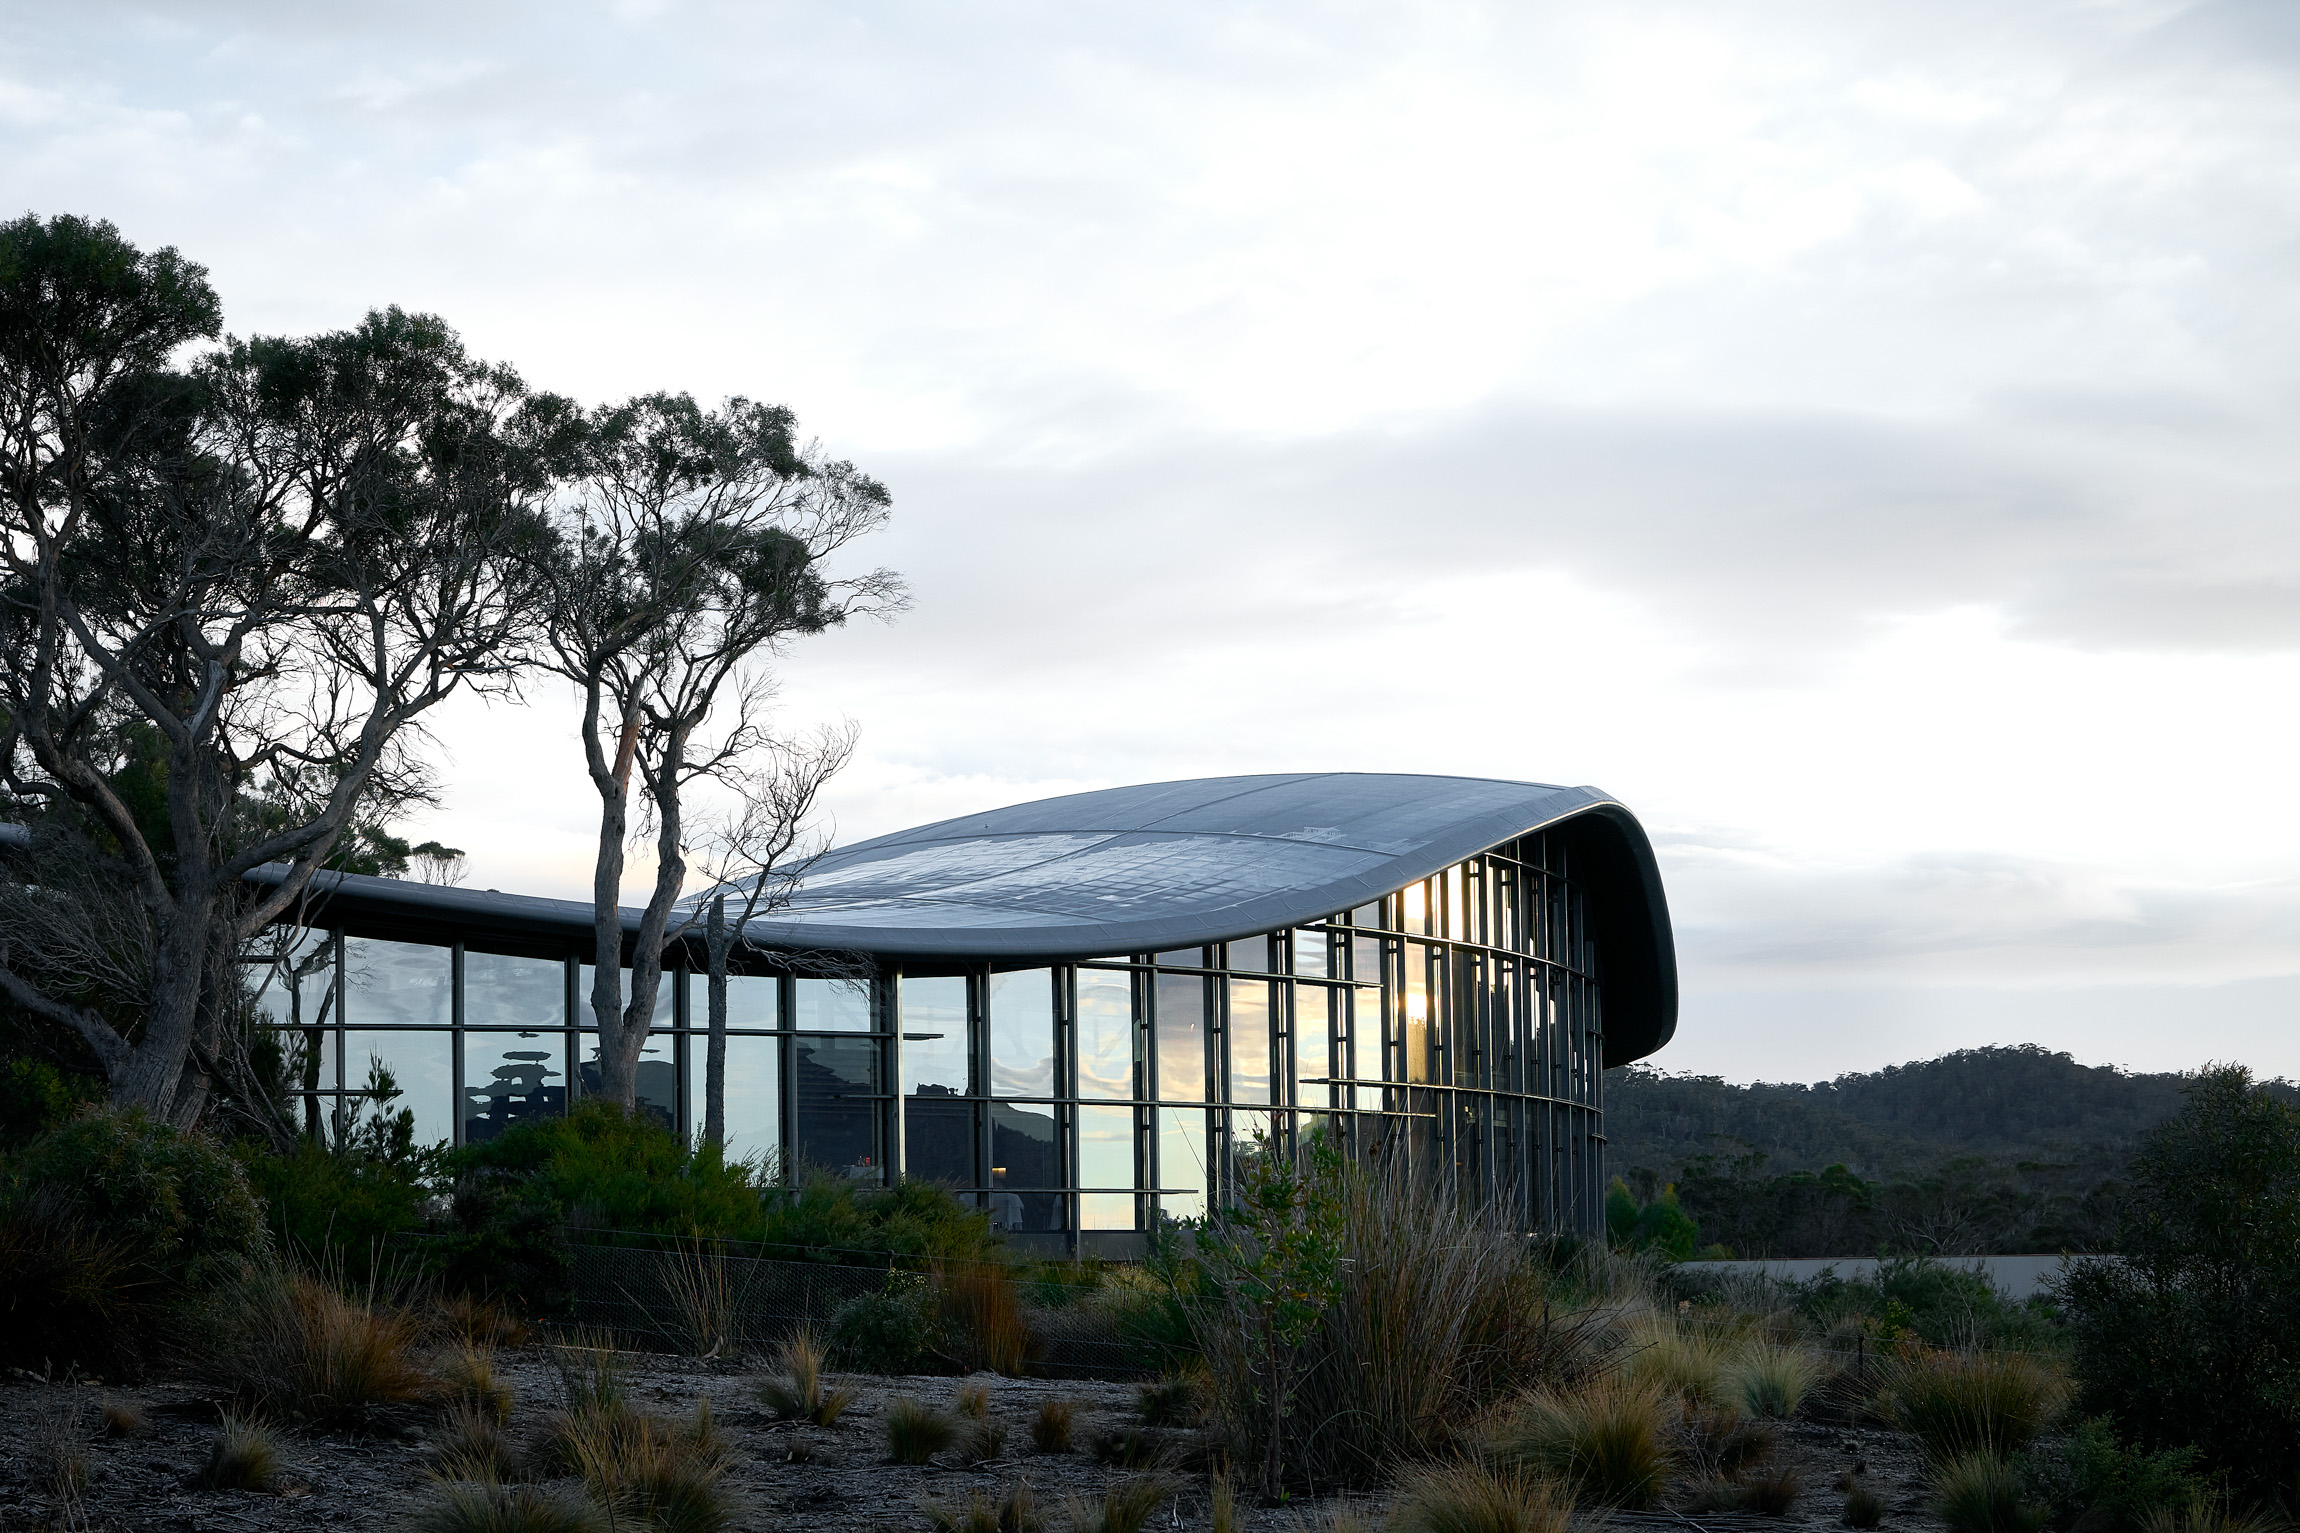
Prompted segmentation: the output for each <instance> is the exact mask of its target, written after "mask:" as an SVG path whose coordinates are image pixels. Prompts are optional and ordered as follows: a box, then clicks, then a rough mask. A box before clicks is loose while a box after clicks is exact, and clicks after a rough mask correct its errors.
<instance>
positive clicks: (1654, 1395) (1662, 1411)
mask: <svg viewBox="0 0 2300 1533" xmlns="http://www.w3.org/2000/svg"><path fill="white" fill-rule="evenodd" d="M1679 1414H1680V1407H1679V1405H1678V1403H1677V1402H1676V1401H1675V1400H1674V1399H1673V1398H1672V1397H1671V1396H1669V1395H1667V1394H1665V1393H1663V1392H1662V1391H1661V1390H1660V1389H1658V1388H1656V1387H1655V1386H1653V1385H1651V1384H1643V1383H1639V1382H1637V1381H1636V1380H1634V1379H1631V1378H1627V1377H1623V1376H1620V1375H1613V1376H1609V1377H1606V1378H1602V1379H1598V1380H1594V1381H1592V1382H1590V1383H1587V1384H1584V1385H1582V1386H1581V1387H1580V1388H1578V1389H1543V1390H1536V1391H1535V1392H1534V1393H1532V1394H1530V1395H1528V1396H1526V1397H1525V1398H1524V1399H1523V1400H1522V1401H1521V1402H1519V1404H1518V1405H1517V1406H1516V1408H1515V1409H1513V1410H1511V1411H1509V1412H1507V1413H1505V1414H1504V1415H1503V1416H1502V1417H1501V1418H1500V1419H1499V1420H1498V1421H1497V1422H1496V1423H1495V1424H1494V1425H1493V1427H1492V1428H1491V1430H1490V1433H1489V1438H1488V1447H1489V1450H1490V1451H1491V1453H1492V1454H1493V1456H1494V1457H1495V1458H1496V1459H1497V1460H1499V1461H1500V1462H1502V1463H1505V1464H1509V1465H1512V1466H1515V1467H1518V1468H1521V1469H1524V1470H1526V1471H1528V1472H1531V1473H1538V1474H1544V1475H1548V1476H1550V1477H1552V1478H1554V1479H1556V1480H1557V1481H1558V1482H1559V1483H1560V1484H1561V1485H1563V1486H1565V1487H1566V1488H1567V1489H1568V1490H1569V1491H1570V1492H1571V1493H1572V1495H1573V1497H1574V1499H1575V1500H1577V1501H1581V1502H1586V1503H1590V1504H1593V1505H1599V1506H1618V1507H1627V1508H1631V1509H1643V1508H1646V1507H1650V1506H1652V1505H1653V1504H1654V1503H1655V1502H1657V1501H1659V1500H1660V1499H1661V1496H1662V1493H1663V1492H1664V1491H1665V1490H1667V1489H1668V1487H1669V1481H1670V1476H1671V1474H1672V1473H1673V1472H1674V1470H1675V1469H1676V1467H1677V1446H1676V1442H1675V1440H1674V1435H1673V1433H1672V1430H1671V1429H1672V1426H1673V1424H1674V1423H1675V1421H1676V1420H1677V1419H1678V1417H1679Z"/></svg>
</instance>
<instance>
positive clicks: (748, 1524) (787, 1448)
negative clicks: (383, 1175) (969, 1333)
mask: <svg viewBox="0 0 2300 1533" xmlns="http://www.w3.org/2000/svg"><path fill="white" fill-rule="evenodd" d="M628 1356H629V1363H630V1366H629V1383H630V1389H631V1394H632V1397H633V1398H634V1400H636V1401H637V1402H638V1403H640V1404H641V1405H642V1406H645V1407H647V1408H650V1409H654V1410H657V1411H659V1412H661V1413H663V1414H665V1415H676V1416H684V1415H686V1414H688V1413H689V1412H691V1411H692V1409H693V1406H694V1402H695V1400H696V1398H697V1397H698V1396H701V1397H704V1398H707V1399H708V1400H709V1401H710V1402H711V1411H712V1414H713V1417H714V1418H715V1420H716V1422H717V1424H718V1426H719V1428H720V1430H721V1431H722V1432H723V1433H724V1434H725V1435H726V1436H727V1438H728V1439H729V1440H730V1441H732V1442H733V1443H734V1445H735V1447H736V1448H737V1450H738V1457H737V1462H736V1464H735V1467H734V1469H733V1470H732V1472H731V1473H730V1474H729V1476H728V1483H729V1486H730V1488H731V1489H732V1491H733V1492H734V1500H735V1516H734V1523H733V1526H734V1527H735V1528H737V1529H740V1530H767V1529H806V1530H813V1533H831V1530H841V1529H850V1528H851V1529H887V1530H894V1529H903V1530H912V1529H926V1528H929V1527H930V1526H931V1524H930V1522H929V1521H928V1518H927V1515H926V1513H925V1510H924V1507H923V1504H924V1503H926V1502H929V1501H942V1502H947V1503H958V1502H964V1501H965V1500H966V1499H967V1498H968V1497H969V1496H970V1495H971V1494H973V1493H974V1492H977V1491H981V1492H985V1493H988V1494H992V1495H995V1494H997V1493H998V1492H999V1491H1000V1490H1001V1488H1002V1487H1003V1486H1004V1485H1005V1484H1007V1483H1009V1482H1012V1481H1017V1480H1020V1481H1024V1482H1027V1483H1028V1484H1029V1486H1030V1488H1031V1491H1032V1493H1033V1495H1034V1497H1035V1499H1036V1501H1037V1502H1038V1504H1039V1506H1040V1507H1041V1508H1042V1509H1045V1510H1047V1511H1049V1512H1050V1513H1056V1514H1057V1515H1055V1516H1053V1517H1050V1519H1049V1521H1050V1524H1051V1526H1053V1527H1055V1528H1057V1529H1059V1528H1060V1527H1061V1526H1062V1522H1061V1519H1060V1517H1059V1515H1058V1514H1059V1511H1060V1508H1061V1507H1062V1504H1063V1503H1064V1502H1065V1501H1066V1500H1067V1499H1069V1498H1071V1497H1080V1498H1098V1497H1099V1496H1100V1494H1101V1491H1102V1489H1103V1487H1104V1485H1105V1484H1106V1483H1107V1482H1108V1481H1109V1479H1110V1478H1111V1477H1112V1476H1113V1475H1115V1474H1119V1473H1123V1471H1113V1470H1109V1469H1105V1468H1104V1467H1103V1466H1102V1465H1101V1464H1099V1463H1097V1462H1096V1461H1095V1460H1094V1459H1093V1458H1091V1457H1089V1456H1087V1455H1086V1454H1085V1453H1084V1452H1073V1453H1068V1454H1040V1453H1037V1452H1034V1451H1033V1450H1032V1448H1031V1444H1030V1421H1031V1418H1032V1416H1033V1414H1034V1413H1035V1412H1036V1410H1037V1407H1038V1404H1039V1402H1040V1401H1041V1400H1043V1399H1045V1398H1047V1397H1049V1396H1067V1397H1070V1398H1072V1399H1075V1400H1076V1401H1078V1402H1079V1406H1080V1409H1079V1414H1078V1432H1077V1437H1078V1441H1079V1442H1080V1443H1081V1444H1083V1443H1085V1442H1086V1441H1087V1440H1088V1439H1089V1435H1090V1434H1091V1433H1092V1432H1093V1430H1094V1429H1095V1428H1096V1427H1097V1426H1102V1425H1108V1426H1112V1427H1117V1426H1123V1425H1127V1424H1130V1423H1132V1422H1133V1421H1134V1420H1135V1419H1136V1417H1135V1412H1134V1389H1133V1386H1131V1385H1126V1384H1109V1383H1087V1382H1069V1381H1048V1380H1024V1379H1002V1378H995V1377H992V1376H990V1375H978V1376H977V1380H978V1381H979V1382H981V1383H984V1384H986V1385H988V1386H989V1389H990V1397H991V1410H992V1413H993V1414H994V1415H995V1416H997V1417H998V1418H1000V1419H1001V1420H1003V1421H1005V1422H1006V1423H1007V1425H1008V1427H1009V1431H1008V1434H1007V1444H1006V1449H1005V1453H1004V1455H1003V1456H1002V1457H1001V1458H999V1459H998V1460H996V1461H994V1462H992V1463H990V1464H987V1465H984V1466H982V1467H980V1468H974V1469H967V1468H960V1467H955V1466H951V1465H948V1464H930V1465H926V1466H923V1467H911V1466H905V1465H897V1464H890V1463H888V1462H887V1461H886V1450H885V1436H884V1430H883V1428H882V1426H881V1416H882V1414H883V1413H884V1411H885V1409H886V1406H887V1404H888V1402H889V1401H891V1400H893V1399H894V1398H896V1397H898V1396H901V1395H913V1396H916V1397H918V1398H919V1399H921V1400H923V1401H926V1402H928V1403H931V1404H936V1405H947V1404H948V1403H949V1402H950V1400H951V1399H952V1397H953V1396H954V1395H955V1393H956V1392H957V1389H958V1387H959V1385H960V1383H961V1382H963V1381H961V1380H956V1379H951V1378H902V1379H876V1378H845V1379H842V1380H841V1381H840V1382H842V1383H845V1384H847V1385H850V1386H852V1387H853V1388H854V1389H855V1390H856V1395H857V1398H856V1401H855V1404H854V1405H853V1406H852V1407H850V1408H849V1409H848V1411H847V1413H846V1415H845V1416H844V1417H843V1418H842V1419H841V1420H840V1421H839V1422H838V1424H837V1425H836V1426H833V1427H829V1428H817V1427H811V1426H794V1425H791V1424H789V1423H785V1422H778V1421H776V1420H774V1418H773V1417H772V1416H771V1415H770V1414H769V1413H768V1412H767V1411H766V1409H765V1408H763V1407H762V1406H761V1405H759V1404H758V1402H757V1400H756V1397H755V1395H754V1394H753V1390H752V1386H753V1382H754V1381H755V1380H756V1379H757V1378H758V1377H759V1373H760V1370H759V1369H758V1368H756V1367H744V1366H736V1365H730V1364H725V1363H719V1364H704V1363H696V1362H690V1361H685V1360H682V1359H677V1358H669V1357H660V1356H653V1355H647V1354H629V1355H628ZM497 1370H498V1374H499V1376H501V1377H504V1378H506V1379H508V1380H509V1381H510V1382H511V1384H512V1385H513V1387H514V1389H515V1390H516V1391H517V1399H518V1404H517V1406H516V1408H515V1411H514V1414H513V1418H512V1423H513V1431H514V1434H515V1435H516V1434H517V1433H518V1432H519V1431H520V1429H521V1428H523V1427H525V1428H529V1429H532V1428H533V1427H534V1425H535V1424H536V1423H538V1422H539V1421H540V1420H541V1418H542V1416H543V1413H544V1412H545V1411H546V1410H547V1409H548V1408H549V1406H550V1405H551V1404H552V1402H553V1401H554V1400H555V1398H556V1376H555V1375H554V1373H553V1372H552V1369H551V1367H550V1363H549V1360H548V1358H547V1357H546V1356H545V1355H544V1354H543V1353H542V1352H541V1351H539V1350H537V1349H534V1348H524V1349H519V1350H513V1351H505V1352H503V1353H501V1354H499V1356H498V1359H497ZM108 1398H109V1399H120V1400H133V1401H135V1402H137V1403H139V1404H140V1405H141V1406H142V1407H143V1409H144V1411H145V1413H146V1416H147V1418H148V1420H149V1423H150V1430H149V1432H148V1433H147V1434H146V1435H143V1436H138V1437H128V1438H111V1437H105V1436H102V1435H100V1434H101V1428H102V1417H101V1414H100V1406H101V1403H102V1402H103V1401H104V1400H106V1399H108ZM220 1403H221V1402H220V1401H219V1400H218V1399H217V1398H216V1397H215V1396H214V1395H213V1394H212V1393H211V1392H208V1391H206V1390H203V1389H201V1388H199V1387H196V1386H193V1385H188V1384H183V1383H170V1382H151V1383H147V1384H144V1385H142V1386H139V1387H135V1388H111V1387H107V1386H104V1385H101V1384H93V1383H78V1384H69V1383H48V1382H43V1381H40V1380H37V1379H33V1378H30V1377H29V1376H22V1375H20V1376H17V1377H15V1378H12V1379H9V1380H7V1381H4V1382H0V1533H8V1530H15V1529H31V1528H40V1527H46V1526H49V1525H51V1524H52V1523H53V1522H54V1519H55V1513H56V1508H55V1503H54V1502H53V1501H52V1500H51V1499H50V1497H49V1495H48V1494H47V1491H46V1488H45V1477H44V1474H43V1471H42V1468H41V1463H42V1458H41V1449H40V1446H39V1445H40V1443H41V1441H42V1437H43V1431H44V1430H45V1429H48V1428H49V1427H50V1426H51V1424H53V1423H56V1422H58V1421H64V1420H73V1421H76V1422H77V1423H78V1430H79V1431H81V1432H82V1433H84V1434H85V1435H86V1437H87V1439H88V1443H89V1446H88V1450H87V1453H88V1458H87V1462H88V1466H89V1483H88V1489H87V1493H86V1515H87V1523H86V1525H88V1526H92V1527H95V1528H108V1529H118V1530H122V1533H144V1530H150V1533H275V1530H276V1533H286V1530H290V1529H309V1528H324V1529H345V1530H365V1529H382V1530H389V1529H397V1528H400V1527H403V1526H404V1525H405V1524H406V1523H407V1521H408V1518H409V1516H410V1514H411V1513H412V1512H413V1511H414V1510H415V1509H416V1508H417V1507H418V1506H420V1505H421V1504H422V1503H423V1501H424V1500H425V1499H426V1498H427V1497H428V1496H429V1495H430V1493H431V1492H430V1485H429V1481H428V1479H427V1471H428V1470H429V1469H430V1467H431V1464H432V1462H433V1458H434V1455H435V1452H436V1448H435V1445H434V1443H433V1442H432V1440H431V1439H432V1436H433V1432H434V1430H435V1425H436V1420H437V1418H436V1415H435V1414H434V1413H432V1412H429V1411H415V1410H410V1411H407V1412H405V1413H404V1414H401V1415H398V1416H395V1417H388V1418H384V1419H379V1420H377V1421H376V1422H374V1423H373V1424H372V1425H371V1426H370V1428H369V1429H368V1430H366V1431H364V1432H359V1433H353V1432H295V1433H287V1434H284V1435H283V1438H282V1444H283V1448H284V1457H285V1460H286V1466H287V1467H286V1472H285V1475H284V1483H283V1487H282V1489H281V1490H280V1491H278V1492H276V1493H271V1494H260V1495H259V1494H254V1493H250V1492H245V1491H202V1490H198V1489H195V1488H194V1484H193V1482H194V1479H195V1477H196V1476H197V1474H198V1472H199V1469H200V1466H201V1464H202V1463H203V1462H204V1461H205V1459H206V1456H207V1452H208V1448H209V1445H210V1444H211V1443H212V1442H213V1441H214V1439H215V1436H216V1431H217V1420H218V1414H219V1408H220ZM1773 1462H1774V1463H1775V1464H1777V1465H1778V1464H1787V1465H1791V1466H1793V1467H1794V1468H1795V1469H1796V1471H1797V1476H1798V1480H1799V1483H1800V1486H1801V1492H1800V1494H1799V1496H1798V1498H1797V1503H1796V1506H1795V1508H1794V1509H1793V1510H1792V1511H1791V1512H1790V1514H1789V1515H1788V1516H1786V1517H1783V1518H1778V1519H1769V1518H1758V1517H1752V1516H1747V1515H1745V1514H1744V1515H1732V1516H1723V1517H1719V1516H1694V1517H1681V1516H1678V1515H1675V1514H1670V1513H1644V1514H1635V1515H1627V1514H1617V1515H1615V1516H1613V1517H1611V1518H1607V1519H1593V1522H1606V1523H1610V1524H1611V1525H1612V1526H1613V1527H1615V1528H1617V1529H1628V1528H1647V1527H1670V1528H1676V1529H1684V1530H1687V1533H1696V1530H1707V1533H1742V1530H1756V1529H1765V1528H1776V1529H1782V1530H1784V1533H1785V1530H1787V1529H1791V1528H1824V1527H1836V1526H1837V1525H1838V1523H1839V1512H1840V1508H1841V1507H1842V1505H1843V1502H1844V1497H1843V1495H1842V1493H1841V1492H1839V1491H1837V1490H1836V1489H1835V1485H1836V1483H1837V1481H1838V1479H1839V1477H1840V1476H1841V1475H1842V1474H1843V1473H1844V1472H1845V1471H1846V1470H1847V1469H1848V1468H1849V1467H1851V1466H1852V1465H1853V1464H1855V1463H1856V1462H1858V1463H1861V1464H1864V1465H1865V1466H1866V1479H1867V1480H1868V1483H1869V1484H1870V1485H1871V1487H1872V1488H1873V1489H1875V1490H1876V1491H1877V1493H1878V1494H1879V1495H1880V1496H1882V1497H1883V1499H1884V1501H1885V1504H1886V1507H1887V1513H1886V1517H1885V1527H1886V1528H1887V1529H1906V1530H1908V1533H1937V1530H1938V1528H1939V1526H1940V1525H1939V1524H1938V1523H1937V1522H1936V1521H1935V1520H1934V1519H1932V1518H1931V1517H1930V1516H1929V1515H1928V1514H1927V1513H1926V1512H1925V1510H1924V1506H1923V1492H1922V1484H1921V1478H1920V1475H1919V1467H1918V1463H1917V1459H1916V1455H1915V1453H1914V1452H1913V1450H1912V1449H1911V1448H1910V1446H1909V1445H1908V1443H1907V1442H1906V1440H1905V1439H1901V1438H1898V1437H1897V1436H1895V1435H1894V1434H1890V1433H1884V1432H1879V1431H1874V1430H1863V1429H1848V1428H1841V1427H1826V1426H1819V1425H1812V1424H1807V1423H1803V1422H1795V1423H1789V1424H1787V1425H1786V1426H1785V1427H1784V1429H1783V1430H1782V1433H1781V1440H1780V1445H1779V1447H1778V1449H1777V1450H1776V1453H1775V1457H1774V1460H1773ZM1181 1483H1182V1484H1183V1485H1184V1487H1185V1488H1184V1489H1183V1490H1182V1491H1181V1493H1180V1494H1179V1495H1178V1496H1177V1497H1176V1499H1175V1500H1174V1501H1173V1502H1172V1503H1170V1504H1169V1505H1168V1506H1167V1507H1165V1508H1162V1509H1161V1510H1160V1511H1159V1512H1158V1513H1157V1514H1156V1515H1155V1517H1153V1519H1152V1522H1151V1526H1152V1527H1153V1528H1155V1529H1207V1528H1209V1527H1210V1525H1211V1524H1210V1517H1209V1512H1208V1504H1207V1498H1206V1485H1205V1481H1204V1477H1203V1475H1202V1474H1195V1475H1188V1476H1184V1477H1182V1480H1181ZM1243 1500H1244V1498H1243V1497H1241V1502H1243ZM1381 1508H1382V1502H1381V1500H1380V1499H1379V1498H1371V1497H1364V1496H1360V1497H1349V1496H1337V1497H1331V1498H1328V1497H1318V1498H1314V1499H1307V1500H1298V1501H1296V1502H1295V1503H1294V1504H1292V1505H1290V1506H1286V1507H1278V1508H1249V1507H1246V1506H1244V1505H1241V1506H1240V1512H1241V1514H1242V1515H1241V1516H1240V1519H1239V1525H1240V1526H1241V1527H1242V1528H1246V1529H1252V1530H1256V1533H1279V1530H1285V1533H1295V1530H1304V1529H1309V1530H1316V1529H1323V1528H1325V1527H1328V1526H1330V1523H1331V1519H1332V1516H1333V1514H1334V1513H1335V1512H1336V1511H1340V1510H1344V1509H1347V1510H1349V1511H1352V1512H1355V1513H1357V1514H1358V1515H1359V1516H1361V1517H1365V1518H1367V1519H1369V1520H1373V1519H1375V1518H1378V1515H1379V1513H1380V1511H1381Z"/></svg>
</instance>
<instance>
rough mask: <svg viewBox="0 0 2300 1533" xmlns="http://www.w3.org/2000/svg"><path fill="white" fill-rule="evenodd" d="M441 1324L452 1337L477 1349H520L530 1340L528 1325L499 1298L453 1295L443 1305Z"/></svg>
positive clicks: (464, 1294) (440, 1304)
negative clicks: (518, 1347)
mask: <svg viewBox="0 0 2300 1533" xmlns="http://www.w3.org/2000/svg"><path fill="white" fill-rule="evenodd" d="M439 1323H440V1326H441V1328H442V1329H443V1330H445V1331H446V1332H447V1334H448V1335H450V1336H452V1337H454V1338H455V1339H456V1340H458V1341H462V1342H467V1343H469V1344H470V1345H471V1346H474V1347H517V1346H523V1345H525V1344H526V1342H527V1339H528V1335H529V1332H528V1328H527V1322H526V1321H524V1320H522V1319H520V1318H519V1317H518V1316H517V1315H515V1314H513V1313H512V1312H511V1311H510V1310H509V1309H508V1308H506V1307H505V1306H504V1304H503V1302H502V1301H501V1300H499V1299H482V1298H479V1297H477V1296H475V1295H472V1294H467V1293H459V1294H451V1295H449V1296H448V1297H447V1298H445V1299H442V1300H441V1301H440V1303H439Z"/></svg>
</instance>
